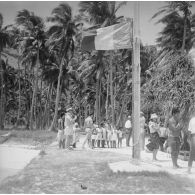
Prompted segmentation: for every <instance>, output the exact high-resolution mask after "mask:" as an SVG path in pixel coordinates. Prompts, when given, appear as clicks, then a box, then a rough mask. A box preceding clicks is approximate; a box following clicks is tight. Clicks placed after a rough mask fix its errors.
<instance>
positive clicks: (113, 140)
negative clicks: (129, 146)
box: [112, 128, 117, 148]
mask: <svg viewBox="0 0 195 195" xmlns="http://www.w3.org/2000/svg"><path fill="white" fill-rule="evenodd" d="M116 143H117V130H116V128H112V147H113V148H116Z"/></svg>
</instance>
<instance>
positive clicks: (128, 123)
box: [125, 116, 132, 147]
mask: <svg viewBox="0 0 195 195" xmlns="http://www.w3.org/2000/svg"><path fill="white" fill-rule="evenodd" d="M125 128H126V146H127V147H129V144H130V143H129V142H130V138H131V134H132V125H131V116H128V119H127V121H126V123H125Z"/></svg>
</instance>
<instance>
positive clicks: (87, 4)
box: [79, 1, 125, 123]
mask: <svg viewBox="0 0 195 195" xmlns="http://www.w3.org/2000/svg"><path fill="white" fill-rule="evenodd" d="M124 4H125V2H120V3H118V4H117V3H116V2H114V1H112V2H111V1H82V2H80V4H79V7H80V10H79V11H80V15H81V18H82V19H83V20H84V21H86V22H88V23H89V24H91V25H95V28H97V27H106V26H109V25H113V24H115V23H118V22H119V21H120V20H121V18H123V17H122V16H120V17H117V16H116V12H117V11H118V9H119V8H120V7H121V6H122V5H124ZM103 53H104V52H102V51H99V52H98V55H97V60H96V65H97V67H98V71H97V75H96V79H97V81H96V82H97V84H96V121H97V122H98V123H99V122H100V119H99V116H100V102H99V100H100V98H99V96H100V95H101V92H100V86H101V76H102V73H103V70H104V63H103V61H102V59H103ZM111 69H112V68H111ZM111 71H112V70H111ZM111 78H112V77H111ZM111 84H112V80H111ZM111 98H112V99H113V94H111ZM113 120H114V119H113Z"/></svg>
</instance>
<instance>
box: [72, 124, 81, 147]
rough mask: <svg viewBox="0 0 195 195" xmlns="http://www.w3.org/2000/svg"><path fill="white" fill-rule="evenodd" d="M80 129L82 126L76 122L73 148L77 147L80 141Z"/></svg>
mask: <svg viewBox="0 0 195 195" xmlns="http://www.w3.org/2000/svg"><path fill="white" fill-rule="evenodd" d="M79 130H80V128H79V125H78V123H75V124H74V127H73V144H72V146H73V148H76V143H77V142H78V141H79Z"/></svg>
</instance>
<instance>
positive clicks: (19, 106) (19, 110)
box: [16, 59, 21, 124]
mask: <svg viewBox="0 0 195 195" xmlns="http://www.w3.org/2000/svg"><path fill="white" fill-rule="evenodd" d="M18 79H19V80H18V84H19V94H18V101H19V102H18V103H19V105H18V116H17V122H16V124H18V121H19V118H20V113H21V82H20V59H18Z"/></svg>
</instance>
